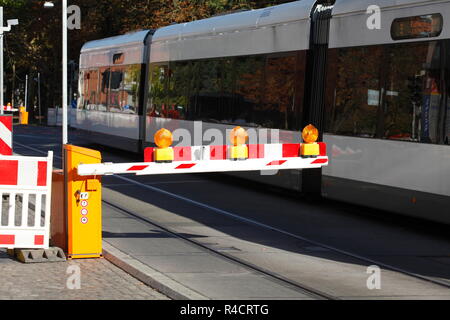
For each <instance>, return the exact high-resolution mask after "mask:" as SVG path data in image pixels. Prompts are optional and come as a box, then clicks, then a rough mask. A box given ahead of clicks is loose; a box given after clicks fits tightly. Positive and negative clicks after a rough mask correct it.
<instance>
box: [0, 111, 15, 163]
mask: <svg viewBox="0 0 450 320" xmlns="http://www.w3.org/2000/svg"><path fill="white" fill-rule="evenodd" d="M12 129H13V119H12V117H11V116H0V155H3V156H11V155H12V153H13V152H12V151H13V150H12Z"/></svg>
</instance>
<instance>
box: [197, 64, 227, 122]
mask: <svg viewBox="0 0 450 320" xmlns="http://www.w3.org/2000/svg"><path fill="white" fill-rule="evenodd" d="M195 64H196V66H197V70H198V73H197V77H196V78H197V79H196V96H195V100H196V103H195V110H194V114H195V115H196V119H197V120H203V121H208V122H222V121H224V120H225V121H227V120H228V119H226V118H228V117H227V116H228V115H227V113H224V112H223V111H224V110H221V109H220V100H221V95H222V92H221V91H222V90H221V83H220V82H221V70H220V68H221V61H220V59H215V60H200V61H196V62H195Z"/></svg>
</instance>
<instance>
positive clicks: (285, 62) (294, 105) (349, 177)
mask: <svg viewBox="0 0 450 320" xmlns="http://www.w3.org/2000/svg"><path fill="white" fill-rule="evenodd" d="M374 5H375V6H374ZM446 21H450V1H448V0H445V1H440V0H336V1H332V0H330V1H315V0H301V1H296V2H291V3H287V4H283V5H279V6H274V7H269V8H265V9H259V10H251V11H244V12H238V13H233V14H229V15H223V16H217V17H213V18H209V19H204V20H199V21H194V22H189V23H184V24H177V25H170V26H168V27H164V28H160V29H157V30H147V31H139V32H135V33H131V34H126V35H122V36H118V37H113V38H108V39H102V40H98V41H92V42H89V43H86V44H85V46H84V47H83V48H82V50H81V57H80V83H79V90H80V98H79V102H78V108H77V111H76V122H75V124H74V127H76V128H78V129H81V130H84V131H86V132H89V137H90V138H92V140H93V141H95V142H97V143H101V144H105V145H109V146H113V147H117V148H122V149H126V150H131V151H136V152H140V151H142V148H144V147H145V146H147V145H151V144H152V143H153V141H152V139H153V135H154V133H155V132H156V131H157V130H158V129H160V128H162V127H165V128H167V129H170V130H175V129H180V128H183V129H185V132H188V133H190V134H191V136H192V137H193V140H192V141H191V140H190V139H188V138H187V136H186V135H181V137H179V143H180V144H181V145H183V144H185V145H188V144H202V143H206V144H223V143H224V141H218V140H217V139H214V138H215V137H217V136H220V135H219V134H217V135H214V134H212V135H211V134H210V133H211V130H208V129H215V130H218V131H216V132H217V133H219V132H220V133H222V134H223V136H226V135H225V131H226V130H227V129H230V128H233V127H234V126H236V125H240V126H243V127H246V128H248V129H254V130H255V132H262V131H264V132H268V134H269V136H274V135H275V131H273V129H276V130H277V132H279V139H280V141H281V142H292V141H298V139H300V131H301V128H303V126H304V125H306V124H308V123H313V124H314V125H316V126H317V127H319V129H320V131H321V132H323V139H324V141H325V142H326V143H327V144H328V147H329V156H330V165H329V166H328V167H327V168H325V169H323V170H322V171H320V170H312V171H311V170H308V171H305V172H302V171H285V172H284V171H283V172H280V173H278V174H277V175H273V176H261V175H260V174H259V173H245V176H246V177H247V178H251V179H255V180H259V181H262V182H265V183H269V184H273V185H278V186H282V187H284V188H290V189H294V190H298V191H302V192H314V193H320V194H322V196H324V197H328V198H332V199H337V200H343V201H346V202H351V203H357V204H362V205H365V206H370V207H375V208H379V209H385V210H389V211H392V212H397V213H401V214H405V215H410V216H416V217H421V218H425V219H430V220H434V221H439V222H444V223H450V146H449V143H450V142H449V141H450V99H449V98H450V28H449V27H448V24H446Z"/></svg>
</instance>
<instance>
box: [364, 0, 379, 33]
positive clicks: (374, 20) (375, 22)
mask: <svg viewBox="0 0 450 320" xmlns="http://www.w3.org/2000/svg"><path fill="white" fill-rule="evenodd" d="M366 12H367V14H368V15H369V17H368V18H367V23H366V25H367V28H368V29H369V30H380V29H381V9H380V7H379V6H377V5H370V6H369V7H368V8H367V11H366Z"/></svg>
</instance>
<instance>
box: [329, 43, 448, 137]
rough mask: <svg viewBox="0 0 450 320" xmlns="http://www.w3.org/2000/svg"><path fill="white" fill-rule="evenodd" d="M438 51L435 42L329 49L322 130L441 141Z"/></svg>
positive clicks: (369, 135) (345, 133) (365, 135)
mask: <svg viewBox="0 0 450 320" xmlns="http://www.w3.org/2000/svg"><path fill="white" fill-rule="evenodd" d="M440 52H441V49H440V43H439V42H437V41H432V42H419V43H408V44H395V45H389V46H371V47H360V48H344V49H333V50H330V54H329V70H328V79H327V92H326V105H327V112H326V113H325V117H326V130H325V131H326V132H329V133H333V134H339V135H350V136H357V137H369V138H380V139H389V140H405V141H415V142H421V143H440V141H441V140H442V136H440V133H439V132H442V129H441V128H442V125H441V124H440V121H439V117H440V116H441V114H443V110H442V109H441V108H442V106H441V105H442V98H441V92H442V91H443V90H442V88H440V86H441V83H442V81H441V80H442V79H441V57H440ZM381 62H382V63H381ZM441 119H442V118H441ZM441 122H442V121H441Z"/></svg>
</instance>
